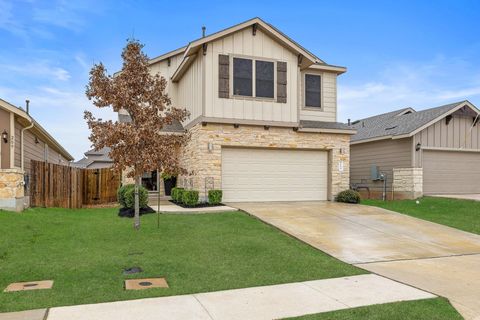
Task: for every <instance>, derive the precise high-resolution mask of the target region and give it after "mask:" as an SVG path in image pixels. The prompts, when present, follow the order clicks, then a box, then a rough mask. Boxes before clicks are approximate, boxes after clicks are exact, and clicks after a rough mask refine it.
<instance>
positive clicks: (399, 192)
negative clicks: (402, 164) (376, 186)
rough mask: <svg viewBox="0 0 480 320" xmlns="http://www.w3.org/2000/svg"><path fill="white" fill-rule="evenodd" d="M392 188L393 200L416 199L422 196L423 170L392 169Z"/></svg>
mask: <svg viewBox="0 0 480 320" xmlns="http://www.w3.org/2000/svg"><path fill="white" fill-rule="evenodd" d="M392 188H393V196H394V198H395V199H417V198H419V197H421V196H423V169H422V168H394V169H393V183H392Z"/></svg>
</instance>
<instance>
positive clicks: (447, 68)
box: [338, 56, 480, 121]
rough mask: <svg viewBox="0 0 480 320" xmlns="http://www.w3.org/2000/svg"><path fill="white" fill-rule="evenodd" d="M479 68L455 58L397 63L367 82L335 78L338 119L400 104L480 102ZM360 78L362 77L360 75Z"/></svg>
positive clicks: (372, 112)
mask: <svg viewBox="0 0 480 320" xmlns="http://www.w3.org/2000/svg"><path fill="white" fill-rule="evenodd" d="M479 71H480V70H478V69H475V68H474V67H472V66H470V65H469V64H468V63H467V62H466V61H465V60H463V59H461V58H459V57H453V58H449V59H447V58H445V57H443V56H437V57H436V58H434V59H432V60H431V61H427V62H416V63H408V62H397V63H391V64H390V65H389V66H388V67H386V68H385V69H383V70H382V71H380V72H378V73H377V74H372V75H371V81H367V82H364V83H359V84H349V83H346V84H343V83H342V82H343V79H342V78H340V79H339V88H338V105H339V120H340V121H346V120H347V119H348V118H350V119H352V120H355V119H360V118H364V117H367V116H371V115H375V114H379V113H383V112H388V111H391V110H395V109H400V108H404V107H413V108H415V109H424V108H428V107H435V106H439V105H442V104H446V103H451V102H455V101H461V100H464V99H467V100H471V101H472V102H473V103H475V100H479V101H480V72H479ZM362 78H363V79H364V77H362Z"/></svg>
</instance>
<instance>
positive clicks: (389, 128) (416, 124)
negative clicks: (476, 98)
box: [350, 100, 480, 142]
mask: <svg viewBox="0 0 480 320" xmlns="http://www.w3.org/2000/svg"><path fill="white" fill-rule="evenodd" d="M462 108H469V109H471V110H472V111H473V112H475V113H476V114H479V113H480V111H479V110H478V109H477V108H476V107H475V106H474V105H473V104H471V103H470V102H469V101H467V100H464V101H459V102H455V103H450V104H446V105H443V106H439V107H434V108H429V109H425V110H421V111H415V110H414V109H412V108H403V109H399V110H395V111H391V112H388V113H383V114H379V115H376V116H373V117H369V118H365V119H361V120H357V121H354V122H353V123H352V125H351V126H350V127H351V128H354V129H356V130H357V134H355V135H354V136H353V137H352V139H351V141H352V142H363V141H364V142H367V141H371V140H377V139H382V138H385V139H386V138H403V137H408V136H412V135H414V134H416V133H417V132H418V131H420V130H423V129H424V128H426V127H427V126H430V125H431V124H433V123H435V122H437V121H439V120H441V119H443V118H445V117H446V116H448V115H449V114H452V113H454V112H455V111H457V110H460V109H462Z"/></svg>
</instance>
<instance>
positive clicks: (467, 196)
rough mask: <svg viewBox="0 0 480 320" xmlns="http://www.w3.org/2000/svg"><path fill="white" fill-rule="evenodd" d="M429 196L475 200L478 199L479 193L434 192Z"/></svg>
mask: <svg viewBox="0 0 480 320" xmlns="http://www.w3.org/2000/svg"><path fill="white" fill-rule="evenodd" d="M429 197H439V198H452V199H463V200H475V201H480V193H471V194H438V195H437V194H435V195H431V196H429Z"/></svg>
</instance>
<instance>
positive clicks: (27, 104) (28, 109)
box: [25, 99, 30, 114]
mask: <svg viewBox="0 0 480 320" xmlns="http://www.w3.org/2000/svg"><path fill="white" fill-rule="evenodd" d="M25 107H26V109H27V114H30V100H28V99H27V100H25Z"/></svg>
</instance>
